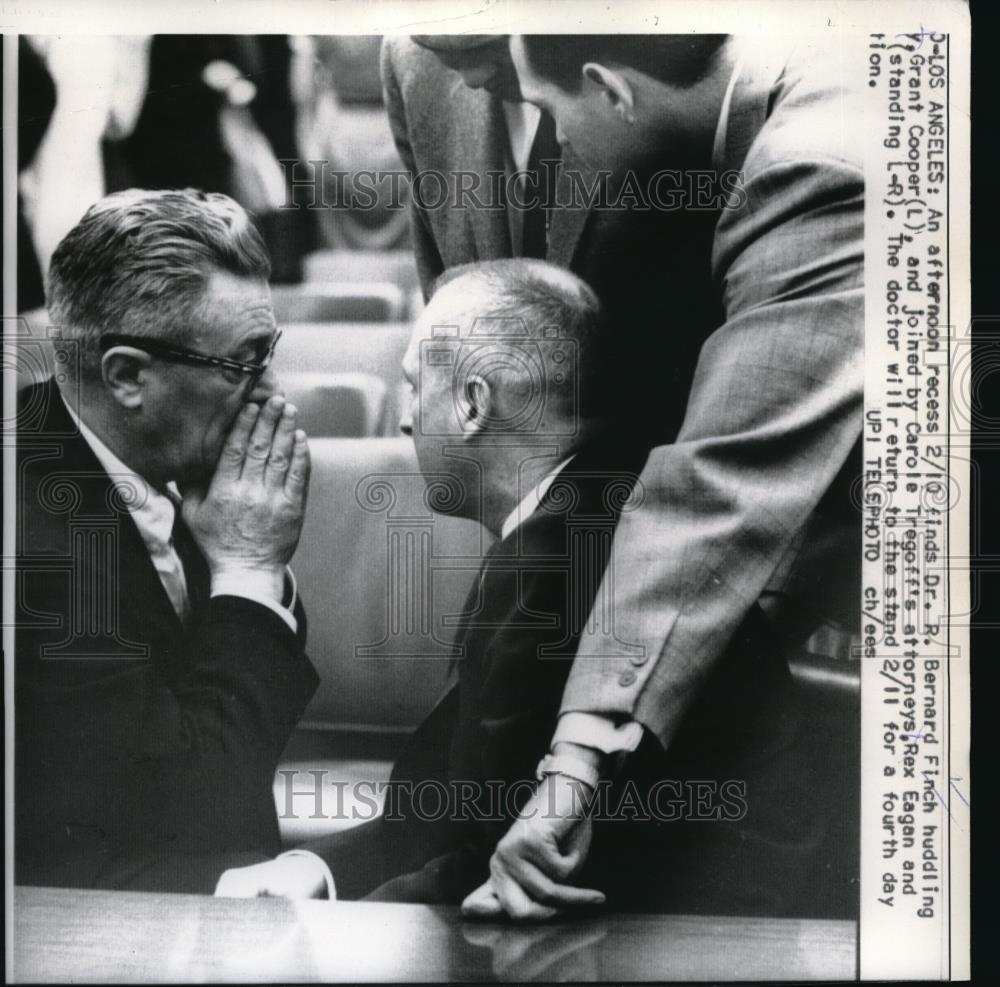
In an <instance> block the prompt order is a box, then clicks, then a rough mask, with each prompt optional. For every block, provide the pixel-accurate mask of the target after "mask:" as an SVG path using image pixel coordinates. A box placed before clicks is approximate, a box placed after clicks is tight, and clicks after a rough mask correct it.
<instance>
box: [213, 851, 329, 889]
mask: <svg viewBox="0 0 1000 987" xmlns="http://www.w3.org/2000/svg"><path fill="white" fill-rule="evenodd" d="M325 892H326V878H325V872H324V870H323V867H322V866H321V865H320V863H319V861H318V860H317V859H316V858H315V857H313V856H312V855H309V856H306V855H303V856H294V857H279V858H278V859H277V860H268V861H267V862H266V863H263V864H251V865H250V866H249V867H231V868H230V869H229V870H227V871H223V872H222V877H220V878H219V883H218V884H217V885H216V886H215V897H216V898H320V897H322V896H323V894H324V893H325Z"/></svg>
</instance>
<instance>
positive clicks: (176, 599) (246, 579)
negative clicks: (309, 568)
mask: <svg viewBox="0 0 1000 987" xmlns="http://www.w3.org/2000/svg"><path fill="white" fill-rule="evenodd" d="M63 403H64V404H65V405H66V410H67V411H68V412H69V416H70V418H72V420H73V423H74V424H75V425H76V427H77V428H78V429H79V430H80V435H81V436H83V440H84V441H85V442H86V443H87V445H88V446H90V448H91V451H92V452H93V453H94V455H95V456H96V457H97V461H98V462H99V463H100V464H101V466H103V467H104V470H105V472H106V473H107V474H108V476H109V477H110V478H111V482H112V483H113V485H114V486H115V488H116V489H117V490H119V491H120V493H121V497H122V500H123V502H124V503H125V505H126V506H127V508H128V512H129V514H131V516H132V520H133V521H134V522H135V526H136V528H138V529H139V535H140V537H141V538H142V541H143V544H144V545H145V546H146V551H147V552H149V558H150V560H151V561H152V563H153V566H154V568H155V569H156V573H157V575H158V576H159V577H160V582H161V583H162V584H163V588H164V590H165V591H166V594H167V596H168V597H169V598H170V602H171V604H172V605H173V608H174V610H175V612H176V613H177V616H178V617H179V618H180V620H181V623H186V622H187V620H188V618H189V617H190V615H191V604H190V600H189V599H188V589H187V579H186V577H185V575H184V566H183V565H182V564H181V559H180V556H179V555H178V554H177V549H176V548H175V547H174V541H173V530H174V517H175V515H176V512H177V507H178V505H179V504H180V501H181V496H180V493H179V492H178V490H177V487H176V485H175V484H173V483H170V484H168V485H167V489H166V492H165V493H161V492H160V491H159V490H157V489H156V488H155V487H154V486H153V485H152V484H151V483H148V482H147V481H146V480H144V479H143V478H142V477H141V476H139V474H138V473H136V472H135V470H132V469H130V468H129V467H128V466H126V465H125V464H124V463H123V462H122V461H121V460H120V459H119V458H118V457H117V456H116V455H115V454H114V453H113V452H112V451H111V450H110V449H109V448H108V447H107V446H106V445H105V444H104V443H103V442H102V441H101V440H100V439H99V438H98V437H97V436H96V435H95V434H94V432H93V430H92V429H91V428H90V427H89V426H88V425H87V424H86V423H85V422H84V421H83V420H82V419H81V418H80V416H79V415H78V414H77V413H76V411H75V410H74V409H73V408H72V407H70V405H69V402H67V401H66V400H65V398H64V399H63ZM286 575H287V577H288V579H289V581H290V586H291V602H290V603H289V605H288V606H287V607H285V606H282V605H281V603H280V602H279V601H276V600H275V599H274V598H273V596H272V595H271V594H270V592H268V590H267V588H266V587H267V584H268V582H269V580H268V579H267V577H266V576H265V577H263V579H262V577H261V574H260V573H259V572H255V571H253V570H247V569H243V568H239V567H236V566H233V567H230V568H224V569H221V570H220V571H219V572H218V573H215V574H213V575H212V587H211V595H212V596H241V597H243V598H244V599H247V600H253V601H254V603H260V604H261V605H262V606H265V607H268V608H269V609H270V610H273V611H274V612H275V613H276V614H277V615H278V616H279V617H281V619H282V620H283V621H284V622H285V623H286V624H287V625H288V626H289V628H291V631H292V633H293V634H294V633H295V632H296V631H297V630H298V621H297V620H296V619H295V615H294V614H293V612H292V610H293V608H294V607H295V599H296V597H297V595H298V589H297V586H296V584H295V577H294V576H293V575H292V572H291V570H290V569H286Z"/></svg>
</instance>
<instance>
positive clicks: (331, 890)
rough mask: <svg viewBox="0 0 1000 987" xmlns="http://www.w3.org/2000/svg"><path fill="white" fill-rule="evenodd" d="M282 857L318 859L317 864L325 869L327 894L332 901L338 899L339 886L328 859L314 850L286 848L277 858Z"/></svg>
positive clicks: (324, 877) (324, 876)
mask: <svg viewBox="0 0 1000 987" xmlns="http://www.w3.org/2000/svg"><path fill="white" fill-rule="evenodd" d="M282 857H312V859H313V860H315V861H316V863H317V865H318V866H319V867H320V868H321V869H322V871H323V880H324V882H325V883H326V896H327V898H329V900H330V901H336V900H337V886H336V885H335V884H334V883H333V874H331V873H330V868H329V867H327V865H326V861H325V860H324V859H323V858H322V857H320V856H318V855H317V854H315V853H313V852H312V850H286V851H285V852H284V853H279V854H278V856H277V857H275V858H274V859H275V860H281V858H282Z"/></svg>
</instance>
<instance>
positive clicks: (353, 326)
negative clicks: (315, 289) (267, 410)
mask: <svg viewBox="0 0 1000 987" xmlns="http://www.w3.org/2000/svg"><path fill="white" fill-rule="evenodd" d="M282 328H283V332H284V334H283V335H282V337H281V342H280V343H279V344H278V348H277V350H275V353H274V369H275V371H276V372H277V374H278V377H279V379H281V380H285V379H286V378H291V377H292V376H293V375H295V374H302V373H336V374H369V375H371V376H373V377H376V378H378V379H379V380H381V381H382V382H383V383H384V384H385V385H386V388H387V390H386V398H385V400H386V404H385V410H384V414H383V422H384V430H385V432H386V434H388V435H393V436H395V435H396V434H398V433H397V426H398V423H399V417H400V412H401V411H402V405H401V404H400V402H399V383H400V381H401V380H402V370H401V369H400V365H401V364H402V361H403V354H404V353H405V352H406V347H407V346H408V345H409V341H410V329H411V327H410V324H409V323H407V322H341V323H337V322H330V323H308V322H305V323H294V324H290V325H285V326H283V327H282Z"/></svg>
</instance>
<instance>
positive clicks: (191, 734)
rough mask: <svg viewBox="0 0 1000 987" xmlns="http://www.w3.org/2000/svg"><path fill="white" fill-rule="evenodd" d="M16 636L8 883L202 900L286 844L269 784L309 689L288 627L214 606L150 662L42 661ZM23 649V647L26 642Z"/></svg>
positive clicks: (27, 638) (255, 609) (237, 602)
mask: <svg viewBox="0 0 1000 987" xmlns="http://www.w3.org/2000/svg"><path fill="white" fill-rule="evenodd" d="M32 637H33V635H23V636H22V640H19V649H18V650H19V652H21V653H20V654H19V663H18V717H19V724H18V725H19V729H18V745H19V747H20V748H21V749H20V750H19V751H18V757H17V761H18V793H17V800H16V801H17V810H18V814H17V818H18V828H19V833H18V880H19V881H20V882H21V883H43V884H55V885H65V886H84V887H106V888H129V889H142V890H168V891H191V892H204V893H211V891H212V890H213V889H214V885H215V881H216V880H217V879H218V877H219V874H220V873H221V872H222V870H224V869H225V868H227V867H230V866H239V865H242V864H246V863H252V862H254V861H256V860H263V859H266V858H269V857H271V856H273V855H274V854H275V853H277V852H278V850H279V849H280V845H279V834H278V823H277V817H276V815H275V809H274V799H273V793H272V784H273V777H274V771H275V768H276V766H277V762H278V758H279V757H280V755H281V752H282V750H283V748H284V746H285V743H286V742H287V740H288V737H289V734H290V733H291V730H292V729H293V727H294V726H295V724H296V722H297V721H298V718H299V716H300V715H301V714H302V712H303V710H304V708H305V706H306V704H307V702H308V701H309V699H310V698H311V696H312V694H313V692H314V691H315V688H316V685H317V681H318V680H317V676H316V673H315V671H314V670H313V668H312V665H311V664H310V662H309V659H308V658H307V657H306V655H305V654H304V652H303V650H302V646H301V642H300V641H298V640H297V639H296V636H295V635H294V634H293V633H292V631H291V629H290V628H289V627H288V625H287V624H286V623H285V622H284V621H283V620H282V619H281V618H280V617H279V616H278V615H277V614H275V613H274V612H273V611H271V610H269V609H268V608H266V607H263V606H261V605H260V604H257V603H254V602H252V601H250V600H246V599H242V598H238V597H232V596H219V597H215V598H213V599H211V600H210V601H209V602H208V604H207V605H206V608H205V610H204V611H203V613H202V614H201V615H200V619H199V621H198V623H197V625H196V626H195V627H194V628H193V629H192V630H191V631H190V632H189V633H188V634H187V635H185V636H184V638H183V639H182V640H181V641H179V642H178V649H177V652H176V654H175V659H176V660H177V661H179V662H182V663H183V665H184V666H186V671H184V672H182V673H180V674H178V675H176V677H172V678H170V679H169V680H168V678H167V677H165V676H164V675H163V674H161V672H160V671H158V670H157V669H156V668H154V663H153V662H152V661H150V660H139V661H134V660H128V659H119V660H87V659H82V660H80V659H77V660H69V661H67V660H45V659H39V657H38V656H39V654H40V653H41V652H40V651H39V650H38V647H37V643H33V642H32ZM22 649H23V650H22Z"/></svg>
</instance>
